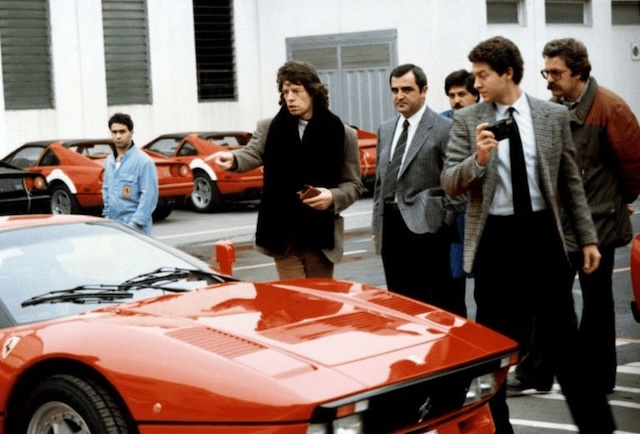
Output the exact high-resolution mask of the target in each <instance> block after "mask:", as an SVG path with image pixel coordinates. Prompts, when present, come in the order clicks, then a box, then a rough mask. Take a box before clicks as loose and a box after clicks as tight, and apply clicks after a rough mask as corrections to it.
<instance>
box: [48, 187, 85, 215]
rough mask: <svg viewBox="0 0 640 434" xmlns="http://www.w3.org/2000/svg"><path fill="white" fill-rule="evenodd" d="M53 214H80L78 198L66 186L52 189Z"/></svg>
mask: <svg viewBox="0 0 640 434" xmlns="http://www.w3.org/2000/svg"><path fill="white" fill-rule="evenodd" d="M51 214H80V206H79V205H78V201H77V200H76V197H75V196H74V195H73V194H71V191H69V189H68V188H67V186H66V185H64V184H54V185H53V186H52V187H51Z"/></svg>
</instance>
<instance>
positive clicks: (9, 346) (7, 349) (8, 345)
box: [2, 336, 20, 360]
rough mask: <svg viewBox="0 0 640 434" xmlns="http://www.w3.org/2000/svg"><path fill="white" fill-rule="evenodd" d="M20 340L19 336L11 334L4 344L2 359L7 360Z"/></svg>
mask: <svg viewBox="0 0 640 434" xmlns="http://www.w3.org/2000/svg"><path fill="white" fill-rule="evenodd" d="M18 342H20V338H19V337H18V336H11V337H10V338H9V339H7V340H6V341H5V342H4V343H3V344H2V360H6V359H7V357H9V355H10V354H11V352H12V351H13V349H14V348H15V347H16V345H18Z"/></svg>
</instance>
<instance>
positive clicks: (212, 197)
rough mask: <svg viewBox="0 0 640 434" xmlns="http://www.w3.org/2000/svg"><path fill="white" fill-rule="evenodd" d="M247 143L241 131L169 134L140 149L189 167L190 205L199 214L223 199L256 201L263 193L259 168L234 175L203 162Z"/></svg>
mask: <svg viewBox="0 0 640 434" xmlns="http://www.w3.org/2000/svg"><path fill="white" fill-rule="evenodd" d="M249 140H251V133H248V132H244V131H226V132H224V131H207V132H191V133H171V134H162V135H160V136H158V137H156V138H155V139H153V140H152V141H151V142H149V143H147V144H146V145H144V146H143V147H142V149H144V150H146V151H147V152H148V153H149V154H151V155H158V154H160V155H163V156H165V157H171V158H173V159H175V160H178V161H180V162H182V163H185V164H188V165H189V167H191V170H192V172H193V182H194V186H193V193H191V204H192V205H193V208H194V209H195V210H196V211H198V212H210V211H214V210H217V209H219V208H220V206H221V205H222V203H223V201H225V200H250V199H257V198H259V197H260V195H261V194H262V167H259V168H257V169H254V170H251V171H249V172H245V173H233V172H228V171H226V170H222V169H220V168H219V167H218V166H216V165H215V164H214V163H213V162H206V161H205V160H204V159H205V158H206V157H208V156H209V155H211V154H213V153H215V152H218V151H230V150H233V149H238V148H240V147H242V146H244V145H246V144H247V143H248V142H249Z"/></svg>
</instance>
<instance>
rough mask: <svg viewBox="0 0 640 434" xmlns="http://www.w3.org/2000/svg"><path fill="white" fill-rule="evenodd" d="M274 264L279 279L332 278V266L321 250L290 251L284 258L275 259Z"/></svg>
mask: <svg viewBox="0 0 640 434" xmlns="http://www.w3.org/2000/svg"><path fill="white" fill-rule="evenodd" d="M275 262H276V270H277V271H278V277H279V278H280V279H301V278H305V277H333V266H334V264H333V262H331V261H330V260H329V259H327V257H326V256H325V254H324V253H322V250H300V251H292V252H291V253H289V255H287V256H286V257H284V258H276V259H275Z"/></svg>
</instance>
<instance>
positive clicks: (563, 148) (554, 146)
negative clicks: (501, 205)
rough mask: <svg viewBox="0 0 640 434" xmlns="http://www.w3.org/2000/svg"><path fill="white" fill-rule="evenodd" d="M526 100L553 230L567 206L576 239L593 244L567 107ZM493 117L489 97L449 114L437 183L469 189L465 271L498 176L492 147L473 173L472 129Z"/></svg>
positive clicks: (456, 192)
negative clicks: (448, 133) (482, 167)
mask: <svg viewBox="0 0 640 434" xmlns="http://www.w3.org/2000/svg"><path fill="white" fill-rule="evenodd" d="M527 100H528V102H529V106H530V107H531V116H532V118H533V129H534V134H535V141H536V150H537V165H538V171H539V173H538V176H539V179H540V186H541V188H542V193H543V195H544V197H545V200H546V203H547V207H549V208H550V209H551V210H552V211H553V215H554V217H555V221H556V228H557V231H558V235H559V236H560V237H563V232H562V224H561V220H560V209H559V208H560V206H563V207H564V208H565V209H566V210H569V212H568V215H569V217H570V220H571V226H572V227H573V229H574V232H575V234H576V238H577V239H578V240H579V243H580V245H581V246H584V245H586V244H596V243H597V242H598V237H597V234H596V231H595V228H594V226H593V221H592V220H591V213H590V211H589V207H588V206H587V201H586V198H585V195H584V189H583V185H582V179H581V178H580V173H579V171H578V166H577V165H576V162H575V147H574V145H573V141H572V139H571V130H570V127H569V116H568V111H567V109H566V108H565V107H563V106H561V105H560V104H553V103H550V102H548V101H543V100H540V99H537V98H533V97H531V96H528V95H527ZM495 119H496V106H495V104H493V103H480V104H475V105H473V106H470V107H466V108H464V109H461V110H458V111H457V112H456V114H455V115H454V120H453V126H452V127H451V136H450V140H449V145H448V148H447V155H446V159H445V165H444V170H443V172H442V186H443V188H444V189H445V191H446V192H447V193H449V194H451V195H453V196H457V195H461V194H464V193H466V192H468V193H469V203H468V206H467V217H466V226H465V240H464V269H465V271H467V272H471V271H472V267H473V262H474V259H475V254H476V250H477V247H478V241H479V240H480V238H481V236H482V231H483V230H484V226H485V223H486V220H487V216H488V215H489V207H490V205H491V201H492V200H493V195H494V193H495V190H496V184H497V181H498V155H497V152H493V153H492V154H491V158H490V160H489V163H488V164H487V165H486V168H485V171H484V172H483V173H482V172H480V173H481V175H479V174H478V173H479V172H478V171H477V168H476V162H475V160H476V131H475V130H476V126H477V125H478V124H481V123H483V122H493V121H495ZM559 202H560V203H559ZM563 239H564V237H563ZM523 248H524V247H523ZM565 250H566V247H565Z"/></svg>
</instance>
